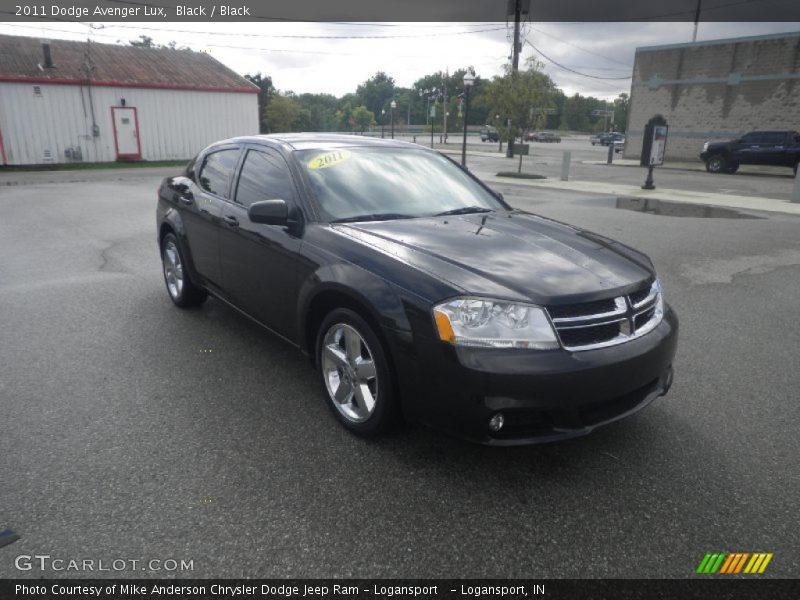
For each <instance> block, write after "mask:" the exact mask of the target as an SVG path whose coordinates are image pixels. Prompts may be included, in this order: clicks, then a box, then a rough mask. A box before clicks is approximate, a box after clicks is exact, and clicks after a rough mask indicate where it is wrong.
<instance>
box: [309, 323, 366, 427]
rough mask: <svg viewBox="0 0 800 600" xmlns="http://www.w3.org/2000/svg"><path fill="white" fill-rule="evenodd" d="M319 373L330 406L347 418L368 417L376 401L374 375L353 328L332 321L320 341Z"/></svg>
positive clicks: (361, 342) (354, 419)
mask: <svg viewBox="0 0 800 600" xmlns="http://www.w3.org/2000/svg"><path fill="white" fill-rule="evenodd" d="M322 373H323V376H324V378H325V387H326V388H327V389H328V395H329V396H330V397H331V400H333V405H334V406H335V407H336V408H337V409H338V411H339V412H340V413H341V414H342V416H344V417H345V418H346V419H348V420H349V421H353V422H354V423H362V422H364V421H366V420H367V419H369V418H370V417H371V416H372V413H373V412H374V410H375V404H376V402H377V400H378V374H377V371H376V369H375V362H374V360H373V358H372V352H371V351H370V349H369V346H367V342H366V341H365V340H364V338H363V337H361V334H359V333H358V331H356V330H355V329H354V328H353V327H351V326H350V325H347V324H345V323H335V324H334V325H332V326H331V328H330V329H328V331H327V332H326V333H325V338H324V340H323V342H322Z"/></svg>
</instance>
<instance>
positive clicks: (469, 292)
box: [157, 134, 678, 445]
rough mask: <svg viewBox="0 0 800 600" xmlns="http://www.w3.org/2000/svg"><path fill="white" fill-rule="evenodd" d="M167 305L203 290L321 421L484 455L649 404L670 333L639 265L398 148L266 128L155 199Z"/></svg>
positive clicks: (666, 377)
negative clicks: (414, 425) (315, 400)
mask: <svg viewBox="0 0 800 600" xmlns="http://www.w3.org/2000/svg"><path fill="white" fill-rule="evenodd" d="M157 222H158V243H159V247H160V250H161V256H162V260H163V269H164V277H165V280H166V285H167V290H168V292H169V295H170V297H171V298H172V301H173V302H174V303H175V304H176V305H178V306H180V307H190V306H197V305H199V304H201V303H202V302H203V301H204V300H205V299H206V297H207V296H208V294H213V295H214V296H216V297H217V298H219V299H220V300H222V301H223V302H226V303H228V304H230V305H231V306H233V307H234V308H236V309H238V310H239V311H241V312H242V313H244V314H246V315H247V316H249V317H251V318H252V319H253V320H255V321H256V322H258V323H260V324H261V325H263V326H264V327H266V328H267V329H269V330H271V331H273V332H274V333H276V334H278V335H280V336H281V337H283V338H285V339H286V340H288V341H289V342H291V343H292V344H294V345H296V346H298V347H299V348H300V349H301V350H302V351H303V352H306V353H308V354H309V355H310V356H311V357H312V358H313V362H314V364H315V366H316V367H317V369H318V370H319V373H320V376H321V379H322V387H323V389H324V392H325V393H324V395H325V398H326V399H327V402H328V404H329V405H330V407H331V409H332V412H333V414H334V415H335V416H336V418H337V419H338V420H339V421H340V422H341V423H342V425H344V426H345V427H346V428H347V429H349V430H350V431H352V432H354V433H357V434H361V435H375V434H378V433H380V432H383V431H385V430H386V429H387V427H389V426H390V425H391V424H393V423H394V422H395V421H396V420H397V419H398V418H399V417H400V416H405V417H406V418H407V419H409V420H412V421H418V422H422V423H425V424H429V425H433V426H436V427H439V428H440V429H443V430H445V431H448V432H451V433H454V434H456V435H459V436H462V437H465V438H468V439H471V440H474V441H478V442H483V443H488V444H500V445H509V444H521V443H532V442H542V441H551V440H557V439H563V438H569V437H574V436H578V435H583V434H586V433H589V432H590V431H591V430H592V429H594V428H595V427H597V426H598V425H603V424H605V423H609V422H611V421H615V420H618V419H620V418H623V417H625V416H627V415H630V414H632V413H634V412H636V411H637V410H639V409H640V408H642V407H644V406H646V405H647V404H649V403H650V402H651V401H653V400H654V399H655V398H657V397H658V396H661V395H664V394H666V393H667V391H668V390H669V387H670V385H671V384H672V360H673V357H674V355H675V350H676V344H677V335H678V320H677V317H676V316H675V313H674V312H673V311H672V310H671V309H670V307H669V305H667V304H666V303H665V302H664V297H663V294H662V289H661V284H660V282H659V280H658V279H657V277H656V273H655V270H654V268H653V265H652V263H651V262H650V260H649V259H648V258H647V257H646V256H645V255H644V254H642V253H640V252H637V251H636V250H634V249H632V248H629V247H628V246H625V245H623V244H620V243H619V242H615V241H612V240H610V239H608V238H605V237H603V236H600V235H596V234H594V233H590V232H588V231H583V230H580V229H576V228H574V227H571V226H568V225H565V224H563V223H558V222H556V221H552V220H550V219H546V218H543V217H540V216H537V215H534V214H530V213H527V212H525V211H521V210H516V209H513V208H511V207H510V206H509V205H508V204H506V203H505V202H504V201H503V198H502V196H501V195H499V194H495V193H494V192H493V191H492V190H490V189H489V188H487V187H486V186H485V185H484V184H483V183H481V182H480V181H479V180H478V179H476V178H475V177H473V176H472V175H471V174H470V173H469V172H468V171H466V170H464V169H462V168H461V167H459V166H458V165H456V164H455V163H454V162H453V161H451V160H450V159H448V158H446V157H445V156H443V155H441V154H439V153H437V152H434V151H432V150H428V149H425V148H421V147H419V146H417V145H414V144H408V143H402V142H395V141H389V140H372V139H365V138H363V137H354V136H336V135H319V134H316V135H315V134H285V135H270V136H254V137H243V138H235V139H230V140H225V141H221V142H218V143H216V144H213V145H211V146H209V147H208V148H206V149H205V150H203V151H202V152H201V153H200V154H199V155H198V156H197V157H196V158H195V159H194V160H192V161H191V163H190V164H189V165H188V167H187V168H186V170H185V172H184V173H183V174H182V175H179V176H176V177H169V178H167V179H165V180H164V182H163V183H162V185H161V188H160V190H159V192H158V208H157Z"/></svg>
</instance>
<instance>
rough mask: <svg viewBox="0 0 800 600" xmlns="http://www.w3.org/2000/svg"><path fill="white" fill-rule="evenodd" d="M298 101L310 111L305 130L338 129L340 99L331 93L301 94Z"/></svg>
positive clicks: (304, 108)
mask: <svg viewBox="0 0 800 600" xmlns="http://www.w3.org/2000/svg"><path fill="white" fill-rule="evenodd" d="M297 101H298V102H299V103H300V106H301V107H302V108H303V110H305V111H307V113H308V126H307V127H306V128H305V131H334V130H336V129H338V126H337V123H336V111H337V109H338V106H339V101H338V100H337V98H336V96H333V95H331V94H300V95H299V96H297Z"/></svg>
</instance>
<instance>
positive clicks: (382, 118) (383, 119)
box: [381, 108, 386, 139]
mask: <svg viewBox="0 0 800 600" xmlns="http://www.w3.org/2000/svg"><path fill="white" fill-rule="evenodd" d="M385 123H386V109H385V108H382V109H381V139H383V126H384V124H385Z"/></svg>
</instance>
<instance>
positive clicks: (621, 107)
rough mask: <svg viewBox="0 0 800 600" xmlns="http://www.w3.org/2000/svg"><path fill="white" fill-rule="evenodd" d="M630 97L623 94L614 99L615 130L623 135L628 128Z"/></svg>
mask: <svg viewBox="0 0 800 600" xmlns="http://www.w3.org/2000/svg"><path fill="white" fill-rule="evenodd" d="M630 102H631V99H630V96H628V94H626V93H625V92H622V93H621V94H620V95H619V96H617V97H616V98H615V99H614V128H615V129H616V130H617V131H620V132H622V133H624V132H625V129H626V128H627V127H628V106H630Z"/></svg>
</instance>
